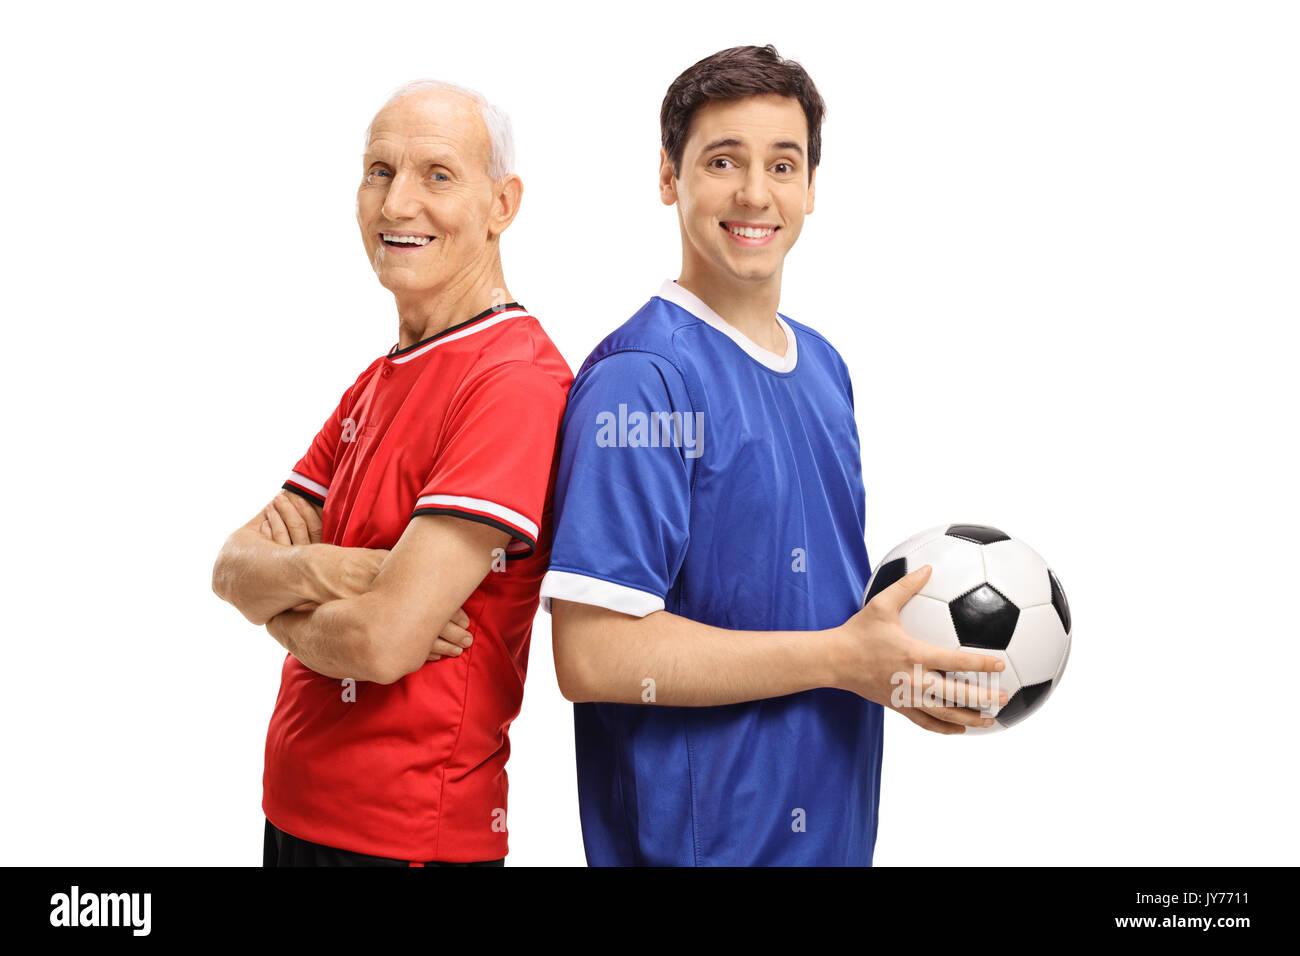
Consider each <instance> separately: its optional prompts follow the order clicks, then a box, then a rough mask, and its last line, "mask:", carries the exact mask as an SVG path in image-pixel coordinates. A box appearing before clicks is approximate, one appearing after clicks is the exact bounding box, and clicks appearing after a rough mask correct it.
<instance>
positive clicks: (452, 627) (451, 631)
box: [438, 621, 474, 647]
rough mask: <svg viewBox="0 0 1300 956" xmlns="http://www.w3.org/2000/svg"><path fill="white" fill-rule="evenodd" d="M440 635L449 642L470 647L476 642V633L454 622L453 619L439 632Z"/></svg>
mask: <svg viewBox="0 0 1300 956" xmlns="http://www.w3.org/2000/svg"><path fill="white" fill-rule="evenodd" d="M438 636H439V637H440V638H442V639H443V640H444V641H447V642H448V643H449V644H456V645H457V646H459V647H469V646H470V645H471V644H473V643H474V635H472V634H471V633H470V632H469V631H467V630H465V629H464V628H463V627H461V626H460V625H459V624H453V623H452V622H451V621H448V622H447V624H446V626H445V627H444V628H443V629H442V630H441V631H439V632H438Z"/></svg>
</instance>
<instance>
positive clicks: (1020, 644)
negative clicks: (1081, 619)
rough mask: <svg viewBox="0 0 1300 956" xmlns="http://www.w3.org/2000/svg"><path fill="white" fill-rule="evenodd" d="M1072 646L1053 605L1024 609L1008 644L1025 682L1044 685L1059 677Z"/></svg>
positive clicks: (1017, 669)
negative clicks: (1058, 674) (1062, 662)
mask: <svg viewBox="0 0 1300 956" xmlns="http://www.w3.org/2000/svg"><path fill="white" fill-rule="evenodd" d="M1068 645H1069V639H1068V638H1067V637H1066V634H1065V628H1064V627H1062V626H1061V618H1060V616H1059V615H1058V614H1057V613H1056V608H1054V607H1052V605H1050V604H1039V605H1037V606H1036V607H1030V608H1024V609H1023V610H1021V612H1020V617H1019V618H1017V619H1016V630H1015V632H1014V633H1013V634H1012V635H1011V643H1010V644H1009V645H1007V653H1008V654H1010V655H1011V660H1012V661H1014V662H1015V665H1016V673H1017V674H1019V675H1020V680H1021V682H1022V683H1024V684H1041V683H1042V682H1043V681H1050V680H1054V679H1055V678H1056V675H1057V673H1058V672H1059V671H1060V670H1061V661H1063V660H1064V659H1065V650H1066V647H1067V646H1068Z"/></svg>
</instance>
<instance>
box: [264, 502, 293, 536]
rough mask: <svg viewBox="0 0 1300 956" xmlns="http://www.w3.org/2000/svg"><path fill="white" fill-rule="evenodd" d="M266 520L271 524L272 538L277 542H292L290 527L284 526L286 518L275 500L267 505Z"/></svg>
mask: <svg viewBox="0 0 1300 956" xmlns="http://www.w3.org/2000/svg"><path fill="white" fill-rule="evenodd" d="M265 513H266V520H267V521H268V522H269V523H270V525H271V540H272V541H274V542H275V543H276V544H292V543H293V542H292V541H291V540H290V538H289V529H288V528H286V527H285V526H284V518H282V517H280V512H279V511H278V510H276V507H275V501H274V500H272V502H271V503H270V504H269V505H267V506H266V512H265Z"/></svg>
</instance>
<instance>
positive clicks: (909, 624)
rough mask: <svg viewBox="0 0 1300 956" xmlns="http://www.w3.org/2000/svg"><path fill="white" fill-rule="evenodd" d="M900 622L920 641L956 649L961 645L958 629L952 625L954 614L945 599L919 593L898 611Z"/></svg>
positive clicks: (904, 628)
mask: <svg viewBox="0 0 1300 956" xmlns="http://www.w3.org/2000/svg"><path fill="white" fill-rule="evenodd" d="M898 622H899V623H900V624H902V625H903V630H905V631H907V633H908V634H909V635H911V636H912V637H914V638H916V639H917V640H918V641H925V642H926V643H927V644H935V645H937V646H939V647H949V648H952V649H954V650H956V649H958V648H960V647H961V643H960V642H959V641H958V640H957V629H956V628H955V627H953V625H952V614H951V613H950V612H949V611H948V605H947V604H946V603H944V602H943V601H936V600H935V599H934V598H929V597H926V596H925V595H923V594H918V595H916V596H915V597H913V598H911V599H910V600H909V601H908V602H907V603H906V604H904V605H903V609H902V610H901V611H899V612H898Z"/></svg>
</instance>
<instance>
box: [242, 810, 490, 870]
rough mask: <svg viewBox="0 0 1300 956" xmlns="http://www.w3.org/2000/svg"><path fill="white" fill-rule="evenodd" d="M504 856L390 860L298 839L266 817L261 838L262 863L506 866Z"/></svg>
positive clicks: (295, 864) (279, 864)
mask: <svg viewBox="0 0 1300 956" xmlns="http://www.w3.org/2000/svg"><path fill="white" fill-rule="evenodd" d="M505 865H506V861H505V857H502V858H501V859H499V860H483V861H481V862H477V863H445V862H443V861H441V860H426V861H418V862H417V861H413V860H392V859H389V858H388V857H386V856H367V855H366V854H365V853H353V852H352V851H350V850H338V849H335V848H334V847H332V846H322V845H321V844H319V843H312V842H311V841H310V840H300V839H298V838H297V837H296V836H291V835H290V834H288V833H285V832H284V831H283V830H281V829H279V828H278V827H276V826H275V825H274V824H272V823H271V821H270V820H267V821H266V835H265V836H264V837H263V838H262V866H505Z"/></svg>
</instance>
